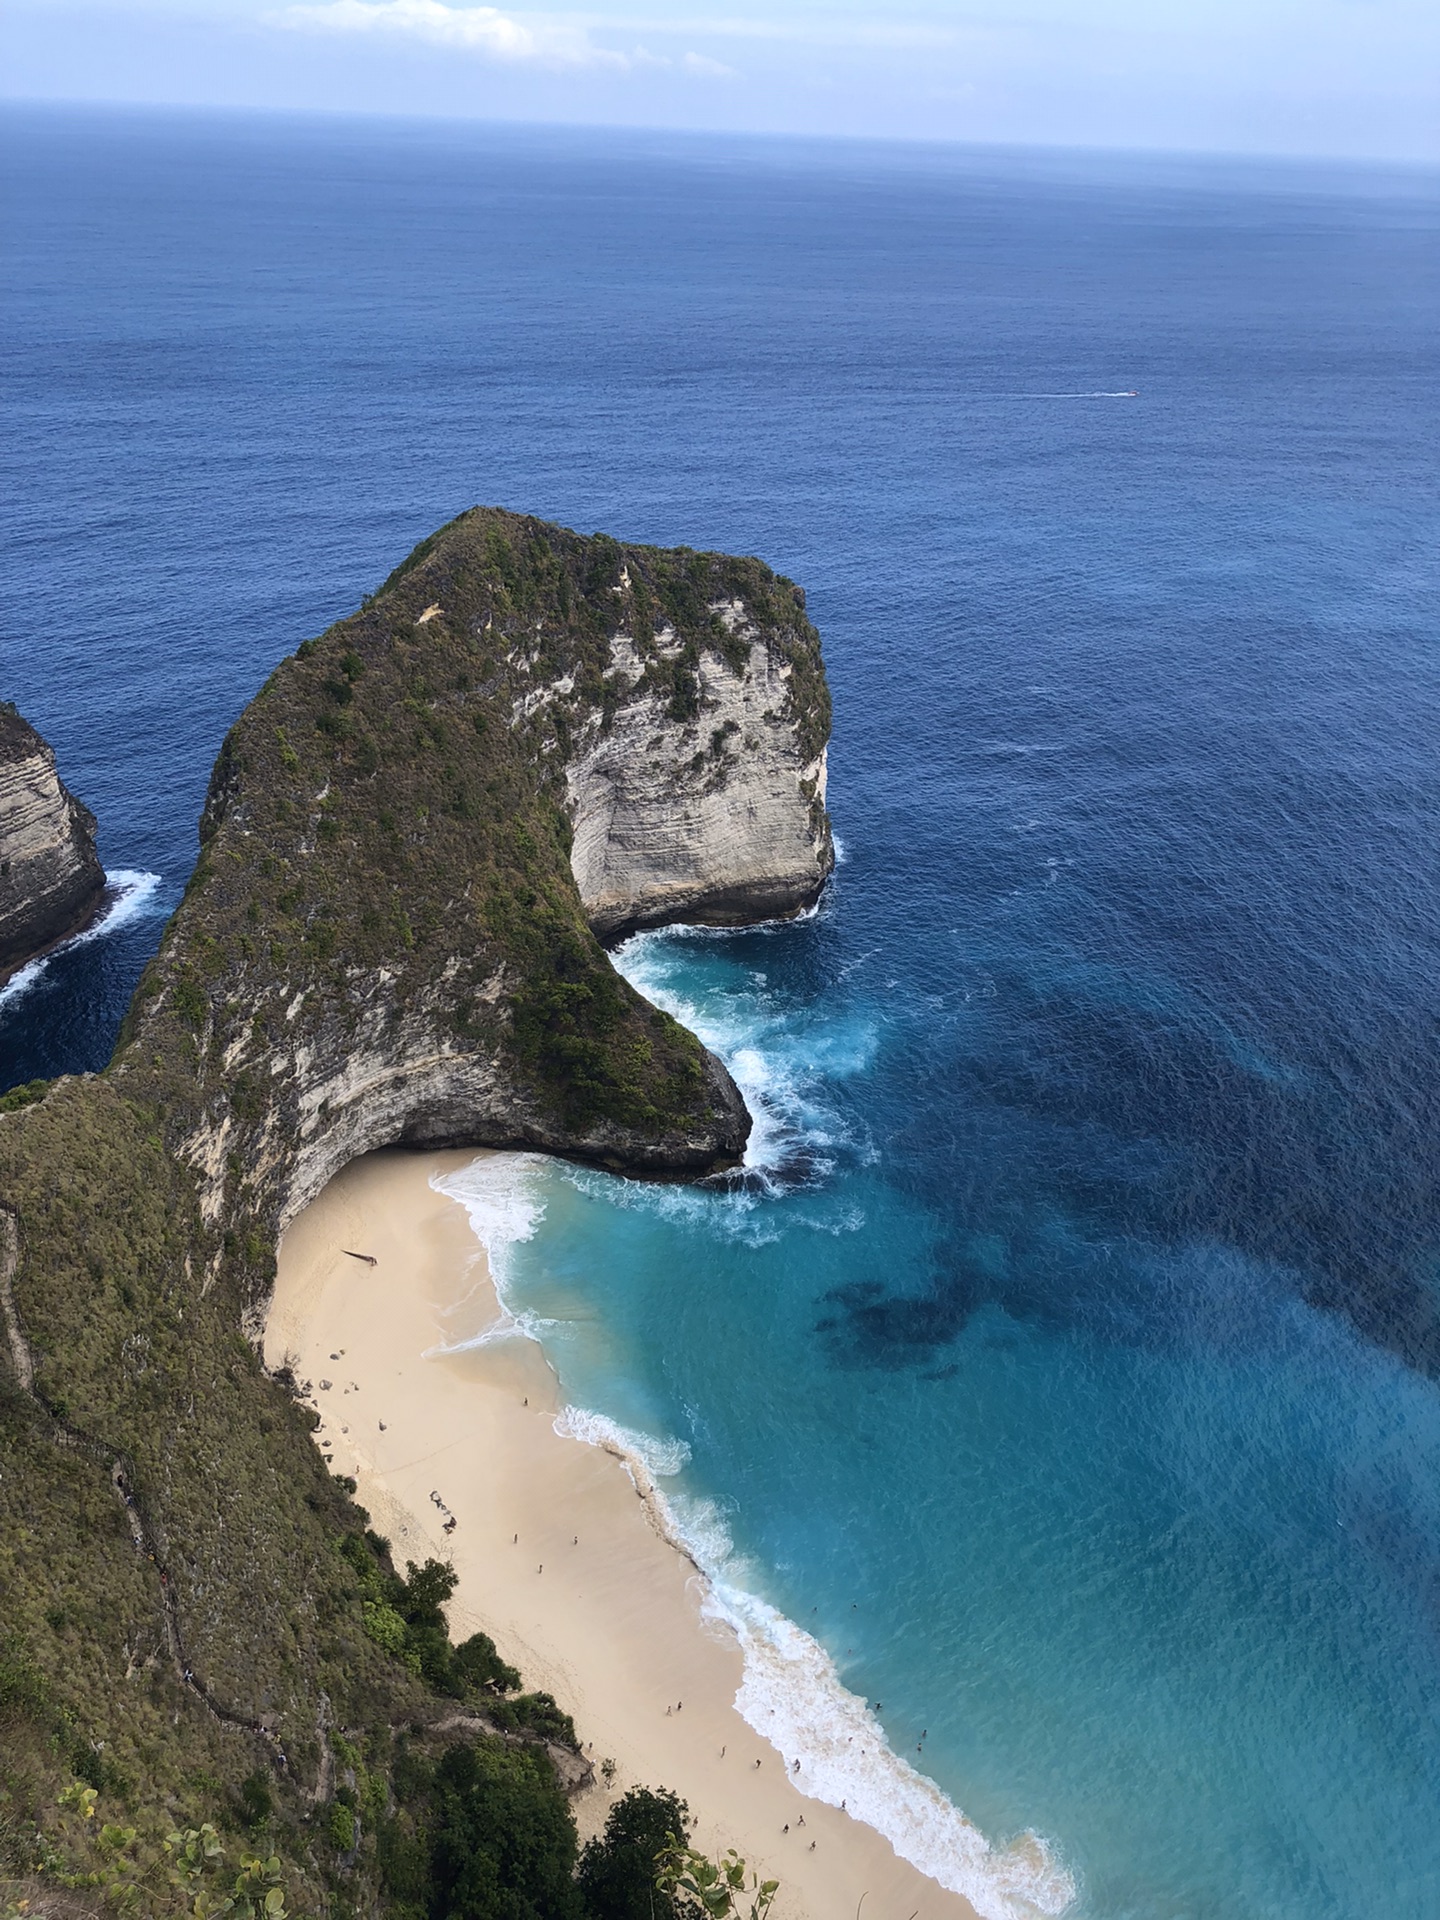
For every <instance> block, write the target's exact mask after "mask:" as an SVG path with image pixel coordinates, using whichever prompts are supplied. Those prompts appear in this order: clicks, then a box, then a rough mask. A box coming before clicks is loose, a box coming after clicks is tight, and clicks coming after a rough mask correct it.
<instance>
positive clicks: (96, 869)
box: [0, 702, 105, 981]
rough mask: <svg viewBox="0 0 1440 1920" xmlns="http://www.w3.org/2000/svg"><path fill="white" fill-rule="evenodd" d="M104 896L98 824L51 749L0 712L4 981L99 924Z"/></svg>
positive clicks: (5, 710) (7, 710)
mask: <svg viewBox="0 0 1440 1920" xmlns="http://www.w3.org/2000/svg"><path fill="white" fill-rule="evenodd" d="M104 893H105V870H104V868H103V867H102V866H101V865H100V861H99V859H98V858H97V856H96V853H95V816H94V815H93V814H92V813H91V811H90V809H89V808H88V807H86V806H84V805H82V803H81V802H80V801H79V800H77V799H76V798H75V796H74V794H73V793H71V792H70V791H69V789H68V788H67V787H66V786H65V785H64V783H63V782H62V781H61V779H60V776H59V774H58V773H57V772H56V770H55V755H54V753H53V752H52V751H51V749H50V747H49V746H48V745H47V743H46V742H45V741H44V740H42V739H41V737H40V735H39V734H38V733H37V732H36V731H35V729H34V728H33V727H32V726H31V725H30V723H29V722H28V721H27V720H23V719H22V718H21V717H20V715H19V714H18V713H17V712H16V710H15V708H14V707H13V706H11V705H10V704H9V703H8V702H6V703H3V704H0V981H3V980H5V979H6V978H7V977H8V976H9V975H10V974H12V973H14V971H15V970H16V968H17V967H22V966H24V964H25V962H26V961H27V960H32V959H34V958H35V956H36V955H37V954H41V953H45V952H46V951H47V950H48V949H49V948H51V947H53V946H56V945H58V943H59V942H60V941H61V940H65V939H67V938H68V937H69V936H70V935H71V934H72V933H78V932H79V931H80V929H81V928H82V927H83V926H85V924H86V922H87V921H89V920H90V919H92V918H93V917H94V914H95V910H96V908H97V907H98V906H99V905H100V902H101V900H102V898H103V897H104Z"/></svg>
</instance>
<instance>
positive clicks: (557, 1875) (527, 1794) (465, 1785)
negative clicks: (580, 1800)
mask: <svg viewBox="0 0 1440 1920" xmlns="http://www.w3.org/2000/svg"><path fill="white" fill-rule="evenodd" d="M433 1805H434V1811H435V1815H436V1824H435V1838H434V1847H433V1851H432V1853H431V1883H430V1908H431V1911H432V1912H433V1913H435V1914H437V1915H443V1916H445V1920H581V1907H580V1898H579V1894H578V1892H577V1891H576V1887H575V1882H574V1879H573V1875H574V1871H575V1853H576V1838H575V1821H574V1818H573V1817H572V1815H571V1812H570V1809H569V1807H568V1805H567V1804H566V1801H565V1797H564V1795H563V1794H562V1793H561V1792H560V1790H559V1788H558V1786H557V1783H556V1780H555V1769H554V1768H553V1767H552V1766H551V1764H550V1761H549V1759H548V1758H547V1757H546V1755H545V1754H544V1753H541V1752H538V1751H537V1750H536V1749H535V1748H534V1747H507V1746H503V1745H501V1744H500V1743H499V1742H498V1741H497V1742H494V1743H493V1744H492V1743H484V1744H476V1745H474V1746H463V1745H462V1746H454V1747H451V1748H449V1749H448V1750H447V1751H446V1753H445V1754H444V1756H443V1757H442V1759H441V1761H440V1764H439V1766H438V1767H437V1768H436V1771H435V1788H434V1796H433Z"/></svg>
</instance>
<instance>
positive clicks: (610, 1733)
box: [265, 1150, 988, 1920]
mask: <svg viewBox="0 0 1440 1920" xmlns="http://www.w3.org/2000/svg"><path fill="white" fill-rule="evenodd" d="M477 1157H478V1156H477V1155H476V1154H475V1153H474V1152H473V1151H465V1152H452V1153H433V1152H432V1153H423V1154H422V1153H408V1152H404V1151H400V1150H391V1151H387V1152H384V1153H379V1154H373V1155H370V1156H367V1157H366V1158H365V1159H363V1160H360V1161H356V1162H355V1163H353V1164H352V1165H351V1166H349V1167H347V1168H346V1169H345V1170H344V1171H343V1172H342V1173H341V1174H339V1175H338V1176H337V1177H336V1178H335V1179H334V1180H333V1181H332V1182H331V1183H330V1185H329V1186H328V1187H327V1188H326V1189H325V1191H324V1192H323V1193H322V1194H321V1195H320V1196H319V1197H318V1198H317V1199H316V1200H315V1201H314V1202H313V1203H312V1204H311V1206H310V1207H309V1208H307V1209H306V1210H305V1211H304V1212H303V1213H302V1214H301V1215H300V1216H299V1217H298V1218H297V1219H296V1220H295V1221H294V1222H293V1223H292V1225H291V1226H290V1228H289V1229H288V1230H287V1232H286V1234H285V1236H284V1238H283V1240H282V1242H281V1247H280V1253H279V1270H278V1275H277V1280H276V1287H275V1293H274V1297H273V1300H272V1303H271V1308H270V1313H269V1319H268V1323H267V1329H266V1340H265V1356H266V1361H267V1364H268V1365H269V1366H270V1367H272V1368H279V1367H281V1366H282V1365H287V1364H288V1365H289V1366H291V1367H292V1368H293V1369H294V1373H295V1377H296V1379H297V1381H298V1382H300V1383H301V1384H302V1387H305V1388H306V1391H307V1397H308V1398H310V1399H311V1400H312V1402H313V1404H314V1405H315V1406H316V1408H317V1409H318V1411H319V1413H320V1416H321V1425H320V1426H319V1428H318V1429H317V1431H316V1436H315V1437H316V1442H317V1445H319V1446H320V1447H321V1449H322V1451H323V1452H324V1453H325V1455H326V1456H327V1458H329V1459H330V1460H331V1463H332V1470H333V1471H334V1472H336V1473H338V1474H349V1475H353V1477H354V1479H355V1481H356V1486H357V1496H356V1497H357V1499H358V1500H359V1501H360V1503H361V1504H362V1505H363V1506H364V1507H365V1508H367V1509H368V1510H369V1512H370V1514H371V1517H372V1524H373V1525H374V1526H375V1527H376V1529H377V1530H378V1531H379V1532H381V1533H383V1534H384V1535H386V1537H387V1538H389V1540H390V1541H391V1544H392V1551H393V1554H394V1558H395V1560H396V1563H397V1565H400V1566H403V1565H404V1563H405V1561H406V1560H407V1559H411V1560H415V1561H417V1562H418V1561H423V1560H424V1559H426V1558H427V1557H429V1556H432V1555H433V1556H434V1557H436V1558H440V1559H447V1560H450V1561H452V1563H453V1565H454V1568H455V1571H456V1573H457V1574H458V1576H459V1584H458V1587H457V1589H456V1594H455V1598H454V1600H453V1602H452V1604H451V1627H452V1633H453V1634H454V1637H455V1638H456V1639H457V1640H458V1639H460V1638H463V1637H464V1636H465V1635H466V1634H468V1633H471V1632H473V1631H475V1630H476V1629H477V1628H483V1629H484V1630H485V1631H486V1632H487V1633H489V1634H490V1635H491V1636H492V1638H493V1639H494V1640H495V1642H496V1644H497V1646H498V1647H499V1649H500V1652H501V1654H502V1655H503V1656H504V1657H505V1658H506V1659H507V1660H509V1661H511V1662H512V1663H513V1664H514V1665H516V1666H518V1667H519V1669H520V1671H521V1673H522V1675H523V1677H524V1684H525V1685H526V1687H527V1688H531V1689H535V1688H542V1689H544V1690H546V1691H548V1692H550V1693H553V1694H554V1695H555V1697H556V1699H557V1700H558V1701H559V1703H560V1705H561V1706H562V1707H564V1708H565V1709H566V1710H567V1711H569V1712H570V1713H572V1714H573V1716H574V1718H575V1722H576V1726H577V1729H578V1730H579V1734H580V1738H581V1740H582V1741H583V1742H584V1743H585V1746H584V1751H585V1754H586V1757H587V1758H588V1759H590V1760H592V1761H593V1762H594V1764H595V1767H596V1780H595V1784H594V1785H593V1786H592V1787H591V1788H589V1789H587V1790H585V1791H584V1792H583V1793H582V1794H580V1795H579V1796H578V1797H577V1799H576V1801H575V1803H574V1804H575V1813H576V1819H577V1823H578V1825H579V1828H580V1832H581V1836H582V1838H585V1837H588V1836H589V1835H590V1834H591V1833H594V1832H596V1831H598V1830H599V1828H600V1827H601V1826H603V1824H604V1819H605V1815H606V1813H607V1811H608V1809H609V1806H610V1805H611V1804H612V1803H613V1801H614V1800H615V1799H616V1798H618V1796H619V1795H620V1794H621V1793H623V1792H624V1791H626V1790H627V1789H628V1788H629V1787H632V1786H636V1785H647V1786H652V1787H661V1786H664V1787H669V1788H671V1789H673V1790H674V1791H676V1792H678V1793H679V1794H680V1795H681V1797H682V1798H683V1799H685V1800H686V1801H687V1802H688V1803H689V1806H690V1809H691V1812H692V1815H693V1816H694V1818H695V1822H696V1834H695V1837H696V1841H697V1844H699V1845H701V1846H704V1847H705V1848H707V1849H708V1850H710V1851H711V1852H712V1853H714V1852H718V1851H721V1850H723V1849H724V1848H727V1847H735V1848H736V1849H737V1850H738V1851H739V1852H740V1853H741V1854H742V1855H743V1856H744V1858H745V1859H746V1860H747V1861H749V1862H750V1863H751V1864H752V1865H753V1866H755V1867H756V1868H758V1869H759V1870H760V1871H761V1872H762V1873H763V1874H764V1875H766V1876H773V1877H775V1878H778V1879H779V1880H780V1882H781V1887H782V1895H781V1899H780V1902H779V1904H778V1909H777V1910H778V1911H779V1912H782V1913H783V1914H784V1915H785V1920H835V1916H841V1915H846V1914H849V1913H853V1912H854V1911H855V1910H856V1908H857V1905H858V1904H859V1902H860V1901H861V1899H862V1897H863V1898H864V1899H865V1913H866V1920H884V1917H886V1916H891V1915H893V1916H895V1917H896V1920H912V1916H918V1920H975V1916H976V1913H977V1909H976V1908H975V1907H974V1906H972V1905H971V1904H970V1903H969V1902H968V1901H967V1900H966V1899H964V1898H963V1897H961V1896H960V1895H959V1894H958V1893H955V1892H952V1891H949V1890H947V1889H946V1888H944V1887H942V1886H941V1885H939V1884H938V1883H937V1882H936V1881H935V1880H933V1879H931V1878H929V1877H927V1876H926V1875H925V1874H923V1873H922V1872H920V1871H919V1869H917V1868H916V1867H914V1866H912V1865H910V1864H909V1863H908V1862H906V1861H904V1860H902V1859H901V1858H900V1857H899V1856H898V1855H897V1854H896V1853H895V1851H894V1849H893V1848H892V1846H891V1845H890V1843H889V1841H888V1840H887V1839H886V1838H885V1837H884V1836H883V1835H882V1834H880V1833H879V1832H877V1831H876V1830H875V1829H874V1828H873V1827H870V1826H868V1825H866V1824H864V1823H863V1822H862V1821H860V1820H856V1819H853V1818H851V1817H849V1815H848V1814H847V1813H846V1812H845V1811H842V1810H841V1809H840V1808H839V1807H836V1806H831V1805H827V1804H825V1803H824V1802H823V1801H821V1800H818V1799H814V1798H810V1797H808V1796H806V1795H805V1794H803V1793H802V1792H800V1791H799V1789H798V1787H797V1786H796V1785H795V1784H793V1783H792V1780H791V1777H790V1768H789V1766H787V1763H786V1761H785V1759H784V1758H783V1757H782V1755H781V1754H780V1753H779V1752H778V1751H777V1750H776V1748H775V1747H774V1746H772V1745H771V1744H770V1743H769V1742H768V1741H767V1740H765V1739H764V1738H762V1736H761V1735H759V1734H758V1733H756V1732H755V1731H754V1730H753V1728H752V1727H751V1726H750V1725H747V1723H746V1721H745V1720H744V1719H742V1718H741V1715H740V1713H739V1711H738V1710H737V1708H736V1704H735V1702H736V1696H737V1693H738V1692H739V1690H740V1687H741V1683H742V1679H743V1677H744V1661H743V1659H742V1653H741V1648H740V1645H739V1642H738V1640H737V1637H736V1634H735V1633H734V1631H732V1629H731V1628H730V1627H729V1626H728V1625H726V1624H725V1623H724V1622H723V1621H722V1620H721V1619H719V1618H718V1617H717V1610H716V1608H715V1606H714V1605H713V1595H712V1594H711V1592H710V1589H709V1585H708V1582H707V1580H706V1579H705V1576H704V1575H703V1573H702V1572H701V1570H700V1569H699V1567H698V1566H697V1565H696V1563H695V1561H694V1560H693V1559H692V1558H691V1557H690V1556H689V1555H688V1554H687V1553H686V1552H685V1550H684V1548H683V1545H682V1544H681V1543H678V1542H677V1541H676V1540H674V1539H673V1538H672V1537H671V1535H670V1533H669V1531H668V1530H667V1528H666V1525H665V1520H664V1515H663V1501H657V1500H656V1499H654V1498H652V1497H650V1495H649V1493H648V1491H647V1489H646V1486H645V1476H644V1474H643V1472H636V1471H633V1470H631V1469H630V1468H628V1467H627V1464H626V1463H625V1462H624V1461H623V1459H622V1458H621V1457H620V1455H619V1454H618V1453H617V1452H615V1451H612V1450H610V1449H609V1448H607V1447H605V1446H604V1445H598V1446H597V1445H593V1444H591V1445H586V1444H581V1443H578V1442H577V1441H576V1440H575V1439H573V1438H567V1437H565V1436H564V1435H563V1434H562V1433H561V1432H559V1431H557V1429H556V1419H557V1415H559V1414H560V1413H561V1411H562V1399H561V1395H560V1393H559V1389H558V1383H557V1381H556V1379H555V1376H554V1374H553V1372H552V1371H551V1368H550V1366H549V1364H548V1362H547V1361H546V1359H545V1356H544V1354H543V1353H542V1351H541V1349H540V1348H539V1347H538V1346H537V1345H536V1344H535V1342H533V1341H532V1340H529V1339H528V1338H526V1337H524V1336H523V1335H519V1334H517V1335H515V1336H513V1337H502V1338H499V1339H491V1340H488V1341H485V1342H483V1343H482V1344H479V1345H475V1344H471V1345H468V1346H466V1345H465V1344H464V1343H466V1342H472V1343H473V1342H474V1341H475V1340H476V1337H477V1336H478V1335H480V1334H482V1333H484V1332H485V1331H486V1330H487V1329H492V1328H494V1327H495V1326H496V1324H497V1323H500V1324H501V1325H503V1324H504V1320H503V1315H502V1310H501V1306H500V1303H499V1302H498V1301H497V1298H496V1295H495V1291H494V1288H493V1285H492V1284H491V1280H490V1275H489V1269H488V1265H487V1261H486V1256H485V1252H484V1249H483V1248H482V1247H481V1245H480V1243H479V1242H478V1241H477V1239H476V1238H475V1236H474V1234H473V1232H472V1230H471V1226H470V1222H469V1219H468V1217H467V1215H466V1212H465V1210H464V1208H463V1206H461V1205H460V1204H458V1203H457V1201H456V1200H455V1199H454V1198H451V1197H449V1196H447V1195H446V1194H445V1193H444V1192H442V1191H438V1190H437V1189H436V1187H435V1186H434V1185H433V1184H432V1181H434V1180H438V1179H445V1178H447V1177H452V1176H453V1175H454V1174H456V1173H458V1172H459V1171H460V1170H461V1169H463V1168H465V1167H467V1166H470V1165H471V1164H472V1163H473V1162H474V1161H475V1160H476V1159H477ZM347 1250H348V1251H347ZM355 1254H359V1255H361V1256H365V1257H362V1258H355V1257H353V1256H354V1255H355ZM370 1260H373V1261H374V1263H375V1264H374V1265H371V1264H369V1261H370ZM457 1348H458V1349H459V1350H458V1351H457V1350H456V1349H457ZM707 1603H709V1604H707ZM607 1761H608V1762H611V1763H613V1770H611V1769H605V1772H606V1773H608V1774H609V1778H606V1777H604V1775H603V1774H602V1763H604V1762H607ZM986 1904H988V1903H986Z"/></svg>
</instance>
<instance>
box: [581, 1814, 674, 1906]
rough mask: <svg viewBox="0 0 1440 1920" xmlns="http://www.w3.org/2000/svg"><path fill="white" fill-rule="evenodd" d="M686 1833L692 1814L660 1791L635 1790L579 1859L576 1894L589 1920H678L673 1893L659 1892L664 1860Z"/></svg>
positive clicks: (660, 1890)
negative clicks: (658, 1876) (582, 1903)
mask: <svg viewBox="0 0 1440 1920" xmlns="http://www.w3.org/2000/svg"><path fill="white" fill-rule="evenodd" d="M689 1833H690V1809H689V1808H688V1807H687V1806H686V1804H685V1802H684V1801H683V1800H682V1799H681V1798H680V1797H679V1795H678V1794H674V1793H671V1792H669V1791H668V1789H666V1788H664V1787H661V1788H660V1789H659V1791H658V1792H654V1791H651V1790H650V1789H649V1788H647V1787H633V1788H632V1789H631V1790H630V1792H629V1793H627V1794H624V1795H622V1797H621V1798H620V1799H619V1800H617V1801H616V1803H615V1805H614V1806H613V1807H612V1808H611V1809H610V1815H609V1818H608V1819H607V1821H606V1823H605V1831H604V1833H603V1834H601V1835H599V1836H598V1837H597V1838H596V1839H594V1840H591V1841H590V1842H589V1843H588V1845H587V1846H586V1848H585V1850H584V1852H583V1853H582V1854H581V1855H580V1869H579V1874H578V1876H577V1877H578V1879H579V1883H580V1894H581V1898H582V1900H583V1901H584V1904H585V1910H586V1913H587V1914H588V1915H589V1916H590V1920H677V1916H678V1915H679V1914H680V1913H681V1912H682V1909H681V1908H679V1907H677V1905H676V1903H675V1897H674V1894H673V1893H672V1892H667V1891H665V1890H664V1889H663V1888H661V1887H660V1885H659V1884H658V1880H657V1875H658V1873H659V1872H660V1861H661V1858H662V1856H668V1855H669V1852H670V1849H671V1848H672V1847H674V1846H675V1845H676V1844H677V1843H678V1844H681V1845H683V1844H684V1843H685V1841H686V1840H687V1839H688V1837H689Z"/></svg>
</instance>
